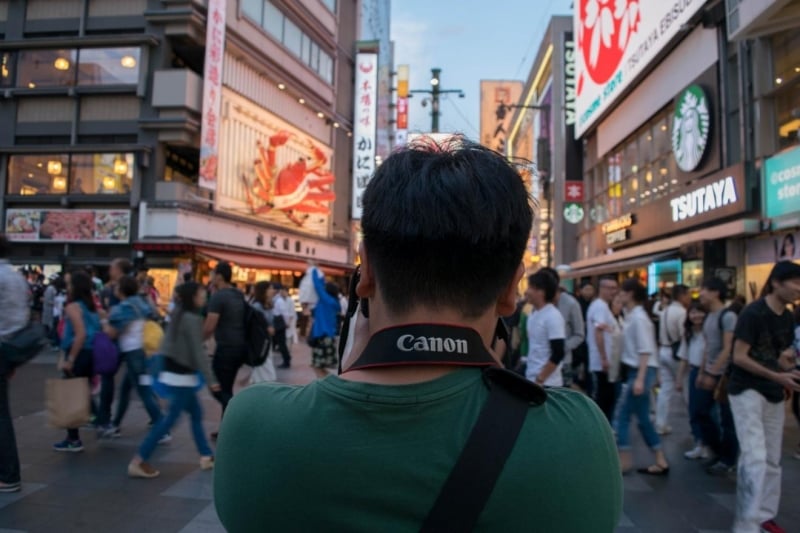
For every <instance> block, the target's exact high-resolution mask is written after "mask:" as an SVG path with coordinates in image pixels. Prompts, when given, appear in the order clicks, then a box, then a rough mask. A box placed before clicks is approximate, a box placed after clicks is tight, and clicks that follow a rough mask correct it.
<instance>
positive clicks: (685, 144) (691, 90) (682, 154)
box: [672, 85, 711, 172]
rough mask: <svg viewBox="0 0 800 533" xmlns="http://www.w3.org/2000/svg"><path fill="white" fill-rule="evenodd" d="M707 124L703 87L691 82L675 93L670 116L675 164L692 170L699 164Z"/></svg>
mask: <svg viewBox="0 0 800 533" xmlns="http://www.w3.org/2000/svg"><path fill="white" fill-rule="evenodd" d="M710 128H711V113H710V112H709V110H708V97H707V96H706V93H705V91H704V90H703V88H702V87H700V86H699V85H690V86H689V87H687V88H686V89H685V90H684V91H683V92H682V93H681V94H680V96H678V99H677V101H676V102H675V117H674V118H673V120H672V151H673V153H674V154H675V161H676V162H677V163H678V168H680V169H681V170H683V171H684V172H691V171H693V170H695V169H696V168H697V167H698V165H700V161H701V160H702V159H703V155H704V154H705V152H706V147H707V146H708V134H709V132H710Z"/></svg>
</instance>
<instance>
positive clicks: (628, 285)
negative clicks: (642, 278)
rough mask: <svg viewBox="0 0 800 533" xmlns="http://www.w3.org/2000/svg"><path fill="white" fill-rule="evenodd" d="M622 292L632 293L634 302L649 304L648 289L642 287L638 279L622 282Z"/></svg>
mask: <svg viewBox="0 0 800 533" xmlns="http://www.w3.org/2000/svg"><path fill="white" fill-rule="evenodd" d="M620 290H621V291H622V292H630V293H632V296H633V301H634V302H636V303H637V304H644V303H645V302H647V287H645V286H644V285H642V284H641V283H640V282H639V280H638V279H634V278H629V279H626V280H625V281H623V282H622V287H620ZM656 294H658V293H656Z"/></svg>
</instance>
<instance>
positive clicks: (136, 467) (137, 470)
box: [128, 462, 161, 479]
mask: <svg viewBox="0 0 800 533" xmlns="http://www.w3.org/2000/svg"><path fill="white" fill-rule="evenodd" d="M159 474H161V472H159V471H158V470H156V469H155V468H153V467H152V466H150V465H149V464H147V463H145V462H141V463H138V464H137V463H129V464H128V476H130V477H139V478H144V479H151V478H154V477H158V475H159Z"/></svg>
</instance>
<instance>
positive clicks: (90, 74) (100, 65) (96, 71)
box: [78, 47, 140, 85]
mask: <svg viewBox="0 0 800 533" xmlns="http://www.w3.org/2000/svg"><path fill="white" fill-rule="evenodd" d="M139 55H140V50H139V48H135V47H130V48H84V49H82V50H81V51H80V54H79V56H78V64H79V67H78V85H135V84H136V83H138V82H139Z"/></svg>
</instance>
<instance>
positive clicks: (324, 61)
mask: <svg viewBox="0 0 800 533" xmlns="http://www.w3.org/2000/svg"><path fill="white" fill-rule="evenodd" d="M318 72H319V75H320V76H322V79H323V80H325V81H326V82H328V83H333V58H332V57H331V56H329V55H328V54H327V53H326V52H323V51H322V50H320V51H319V70H318Z"/></svg>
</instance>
